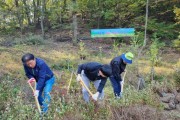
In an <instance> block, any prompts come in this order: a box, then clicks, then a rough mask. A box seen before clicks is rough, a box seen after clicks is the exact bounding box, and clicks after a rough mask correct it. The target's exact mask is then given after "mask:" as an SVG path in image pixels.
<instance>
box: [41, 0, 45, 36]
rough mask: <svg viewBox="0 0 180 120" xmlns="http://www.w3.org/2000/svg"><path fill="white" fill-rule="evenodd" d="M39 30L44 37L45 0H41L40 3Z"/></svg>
mask: <svg viewBox="0 0 180 120" xmlns="http://www.w3.org/2000/svg"><path fill="white" fill-rule="evenodd" d="M41 4H42V5H41V31H42V37H43V39H44V35H45V34H44V5H45V0H42V3H41Z"/></svg>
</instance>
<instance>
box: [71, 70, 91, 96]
mask: <svg viewBox="0 0 180 120" xmlns="http://www.w3.org/2000/svg"><path fill="white" fill-rule="evenodd" d="M74 74H75V73H74ZM75 76H76V77H77V75H76V74H75ZM80 84H81V85H82V86H83V87H85V88H86V90H87V91H88V93H89V94H90V95H91V97H92V96H93V94H92V92H91V91H90V90H89V88H88V87H87V86H86V85H85V84H84V82H83V80H82V77H81V80H80Z"/></svg>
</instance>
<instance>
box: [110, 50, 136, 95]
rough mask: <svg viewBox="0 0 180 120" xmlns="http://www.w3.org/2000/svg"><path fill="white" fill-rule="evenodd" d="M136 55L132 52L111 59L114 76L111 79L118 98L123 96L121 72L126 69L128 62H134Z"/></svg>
mask: <svg viewBox="0 0 180 120" xmlns="http://www.w3.org/2000/svg"><path fill="white" fill-rule="evenodd" d="M133 57H134V55H133V54H132V53H131V52H128V53H126V54H122V55H120V56H118V57H115V58H114V59H112V60H111V63H110V65H111V68H112V76H111V77H110V81H111V84H112V87H113V90H114V95H115V97H116V98H121V97H122V93H121V82H122V79H121V73H122V72H124V71H125V68H126V65H127V64H132V59H133Z"/></svg>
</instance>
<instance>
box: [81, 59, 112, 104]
mask: <svg viewBox="0 0 180 120" xmlns="http://www.w3.org/2000/svg"><path fill="white" fill-rule="evenodd" d="M77 73H78V76H77V81H80V80H83V82H84V83H85V85H86V86H87V87H88V88H89V86H90V82H93V83H94V86H95V88H96V90H97V92H96V94H93V96H92V98H93V99H94V100H97V99H100V98H101V99H103V97H104V92H103V88H104V86H105V84H106V81H107V78H108V77H109V76H110V75H111V73H112V70H111V67H110V66H109V65H102V64H100V63H97V62H88V63H85V64H81V65H79V67H78V71H77ZM81 78H82V79H81ZM82 93H83V98H84V100H85V102H87V103H88V102H89V93H88V91H87V90H86V88H85V87H83V88H82Z"/></svg>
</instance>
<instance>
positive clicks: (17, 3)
mask: <svg viewBox="0 0 180 120" xmlns="http://www.w3.org/2000/svg"><path fill="white" fill-rule="evenodd" d="M15 6H16V8H17V19H18V22H19V26H20V29H21V34H22V33H23V23H22V17H21V13H20V8H19V0H15Z"/></svg>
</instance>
